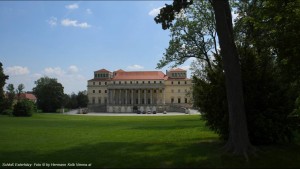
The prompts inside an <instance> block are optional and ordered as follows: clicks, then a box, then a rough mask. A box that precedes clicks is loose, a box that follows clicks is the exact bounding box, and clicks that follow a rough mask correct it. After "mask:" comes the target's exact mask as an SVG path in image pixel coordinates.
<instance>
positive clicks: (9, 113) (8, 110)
mask: <svg viewBox="0 0 300 169" xmlns="http://www.w3.org/2000/svg"><path fill="white" fill-rule="evenodd" d="M12 112H13V110H12V109H5V110H3V111H2V114H3V115H12Z"/></svg>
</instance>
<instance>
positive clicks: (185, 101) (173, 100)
mask: <svg viewBox="0 0 300 169" xmlns="http://www.w3.org/2000/svg"><path fill="white" fill-rule="evenodd" d="M171 103H175V99H174V98H171ZM177 103H181V98H177ZM184 103H188V99H187V98H184Z"/></svg>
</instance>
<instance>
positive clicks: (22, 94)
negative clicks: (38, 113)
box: [17, 93, 36, 100]
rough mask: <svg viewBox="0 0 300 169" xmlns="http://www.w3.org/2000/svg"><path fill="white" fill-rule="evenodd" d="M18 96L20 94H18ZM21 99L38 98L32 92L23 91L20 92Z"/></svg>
mask: <svg viewBox="0 0 300 169" xmlns="http://www.w3.org/2000/svg"><path fill="white" fill-rule="evenodd" d="M17 97H18V96H17ZM19 98H20V99H29V100H36V97H35V95H33V94H31V93H21V94H20V97H19Z"/></svg>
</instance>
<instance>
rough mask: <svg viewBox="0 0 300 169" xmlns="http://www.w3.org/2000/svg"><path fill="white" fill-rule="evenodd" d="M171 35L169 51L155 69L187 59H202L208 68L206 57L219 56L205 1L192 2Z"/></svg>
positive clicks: (179, 15)
mask: <svg viewBox="0 0 300 169" xmlns="http://www.w3.org/2000/svg"><path fill="white" fill-rule="evenodd" d="M174 2H175V1H174ZM170 32H171V33H170V37H171V40H170V42H169V47H168V48H167V49H166V52H165V53H164V57H163V58H162V59H161V60H160V61H159V63H158V64H157V68H162V67H164V66H166V65H167V64H169V63H172V64H173V65H172V67H175V66H178V65H181V64H183V63H184V62H185V61H186V60H187V59H189V58H197V59H201V60H203V61H204V62H206V63H207V64H208V65H209V64H210V62H211V58H210V56H209V53H210V52H212V51H213V52H214V53H215V54H217V53H218V51H217V40H216V31H215V19H214V12H213V9H212V7H211V5H210V4H209V2H208V1H203V0H201V1H195V2H194V3H193V4H192V5H190V7H189V8H186V9H185V12H184V13H183V12H180V13H179V14H177V15H176V22H175V23H174V24H172V26H170Z"/></svg>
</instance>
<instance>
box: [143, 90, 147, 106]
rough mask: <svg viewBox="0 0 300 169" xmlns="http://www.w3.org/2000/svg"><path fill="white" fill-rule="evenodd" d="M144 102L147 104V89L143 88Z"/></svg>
mask: <svg viewBox="0 0 300 169" xmlns="http://www.w3.org/2000/svg"><path fill="white" fill-rule="evenodd" d="M144 104H147V89H146V90H144Z"/></svg>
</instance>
